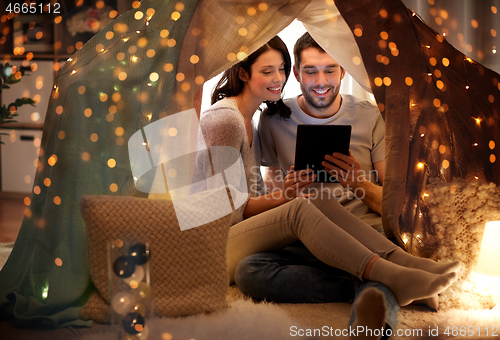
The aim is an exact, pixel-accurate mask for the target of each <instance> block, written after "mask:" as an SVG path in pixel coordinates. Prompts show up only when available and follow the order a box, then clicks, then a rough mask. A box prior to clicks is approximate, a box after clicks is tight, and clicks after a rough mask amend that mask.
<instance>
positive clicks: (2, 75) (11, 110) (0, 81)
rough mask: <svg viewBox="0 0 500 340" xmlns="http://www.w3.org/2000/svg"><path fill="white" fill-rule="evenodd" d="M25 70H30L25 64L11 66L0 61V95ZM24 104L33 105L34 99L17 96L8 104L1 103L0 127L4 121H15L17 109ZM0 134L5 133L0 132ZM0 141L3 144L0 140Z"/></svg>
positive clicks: (17, 81) (18, 78) (19, 79)
mask: <svg viewBox="0 0 500 340" xmlns="http://www.w3.org/2000/svg"><path fill="white" fill-rule="evenodd" d="M13 71H14V72H13ZM25 72H31V68H29V67H26V66H21V67H15V66H11V65H10V64H9V63H6V64H5V65H4V64H2V63H0V95H1V94H2V91H3V90H5V89H9V88H10V86H9V85H12V84H16V83H19V82H20V81H21V78H22V77H23V76H24V75H25ZM26 75H29V74H26ZM26 104H29V105H32V106H35V105H34V104H35V101H34V100H33V99H31V98H28V97H22V98H17V99H16V100H15V101H14V102H12V103H10V104H8V105H5V104H4V105H2V107H1V108H0V127H1V126H2V125H3V124H4V123H16V120H14V117H16V116H18V115H19V114H18V113H17V109H18V108H19V107H21V106H23V105H26ZM0 135H7V134H6V133H0ZM0 143H1V144H4V143H3V142H1V141H0Z"/></svg>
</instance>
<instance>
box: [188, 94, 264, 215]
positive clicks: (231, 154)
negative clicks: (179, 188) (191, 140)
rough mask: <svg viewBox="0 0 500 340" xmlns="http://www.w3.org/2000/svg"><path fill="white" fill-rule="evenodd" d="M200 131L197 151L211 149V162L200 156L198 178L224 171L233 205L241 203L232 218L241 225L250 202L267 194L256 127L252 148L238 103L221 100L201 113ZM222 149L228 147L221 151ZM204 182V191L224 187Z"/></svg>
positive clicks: (196, 171) (196, 173)
mask: <svg viewBox="0 0 500 340" xmlns="http://www.w3.org/2000/svg"><path fill="white" fill-rule="evenodd" d="M200 130H201V132H202V135H201V134H200V135H199V136H198V150H201V149H204V146H205V145H206V147H207V148H208V149H209V150H210V153H211V159H212V162H210V160H209V158H208V155H207V154H204V153H199V156H198V157H197V161H196V169H195V177H196V178H197V180H199V179H202V178H203V179H209V178H211V177H212V178H213V176H215V175H217V174H220V173H221V172H224V176H225V179H226V183H228V184H229V187H230V190H231V197H232V201H233V206H234V203H236V206H239V205H240V204H241V206H240V207H238V208H237V209H236V210H235V211H234V212H233V215H232V218H231V224H235V223H238V222H240V221H242V220H243V212H244V210H245V207H246V204H247V202H248V199H249V198H250V197H253V196H258V195H261V194H264V193H265V188H264V183H263V181H262V177H261V174H260V159H261V150H260V143H259V136H258V132H257V129H256V127H255V125H254V127H253V141H252V145H250V144H249V142H248V137H247V133H246V130H245V122H244V119H243V115H242V114H241V112H240V111H239V109H238V106H237V105H236V101H234V100H232V99H222V100H220V101H218V102H217V103H215V104H214V105H212V106H211V107H210V108H209V109H208V110H206V111H205V112H203V113H202V114H201V117H200ZM221 146H222V147H226V148H220V147H221ZM227 147H231V148H227ZM203 155H205V156H203ZM239 155H241V160H239ZM241 161H242V162H241ZM212 167H213V170H212ZM243 174H244V176H243ZM219 177H220V176H219ZM205 183H206V188H205V190H207V189H208V190H209V189H213V188H214V187H216V186H220V185H221V183H220V182H217V181H213V182H211V181H210V180H206V182H205Z"/></svg>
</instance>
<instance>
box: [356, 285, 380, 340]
mask: <svg viewBox="0 0 500 340" xmlns="http://www.w3.org/2000/svg"><path fill="white" fill-rule="evenodd" d="M354 311H355V312H356V320H354V323H353V324H352V326H351V327H352V328H354V329H356V330H361V329H363V331H362V332H360V331H357V332H356V334H357V335H356V336H350V337H349V339H351V340H361V339H363V340H378V339H380V338H381V337H382V336H383V335H384V334H386V329H385V328H384V327H385V324H386V322H385V321H386V320H385V319H386V314H387V305H386V303H385V296H384V294H383V293H382V292H380V291H379V290H377V289H376V288H373V287H371V288H367V289H365V290H364V291H363V292H362V293H361V295H360V296H359V298H358V300H356V302H355V303H354ZM361 327H362V328H361Z"/></svg>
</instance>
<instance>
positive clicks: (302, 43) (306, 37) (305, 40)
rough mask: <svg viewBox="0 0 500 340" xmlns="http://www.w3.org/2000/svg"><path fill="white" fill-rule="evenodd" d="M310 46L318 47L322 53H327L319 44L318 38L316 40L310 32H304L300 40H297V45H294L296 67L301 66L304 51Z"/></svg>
mask: <svg viewBox="0 0 500 340" xmlns="http://www.w3.org/2000/svg"><path fill="white" fill-rule="evenodd" d="M310 47H313V48H316V49H318V50H319V51H321V52H322V53H326V52H325V50H324V49H323V48H322V47H321V46H319V45H318V43H317V42H316V40H314V39H313V38H312V37H311V35H310V34H309V32H306V33H304V34H303V35H302V36H301V37H300V38H299V39H298V40H297V42H295V46H294V47H293V57H294V59H295V67H296V68H297V69H299V68H300V61H301V60H300V58H301V55H302V51H304V50H305V49H308V48H310Z"/></svg>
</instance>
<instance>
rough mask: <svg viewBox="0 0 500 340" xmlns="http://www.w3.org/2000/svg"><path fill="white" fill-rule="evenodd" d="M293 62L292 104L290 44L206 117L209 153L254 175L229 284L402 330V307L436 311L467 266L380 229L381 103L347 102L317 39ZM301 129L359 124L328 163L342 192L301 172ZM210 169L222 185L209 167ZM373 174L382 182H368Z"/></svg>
mask: <svg viewBox="0 0 500 340" xmlns="http://www.w3.org/2000/svg"><path fill="white" fill-rule="evenodd" d="M294 57H295V65H294V67H293V72H294V75H295V78H296V79H297V80H298V81H299V83H300V86H301V90H302V95H300V96H298V97H295V98H290V99H287V100H285V101H284V102H283V100H282V97H281V96H282V89H283V87H284V85H285V83H286V81H287V80H288V77H289V75H290V71H291V69H292V65H291V58H290V55H289V53H288V50H287V48H286V46H285V44H284V43H283V41H282V40H281V39H280V38H279V37H274V38H273V39H271V40H270V41H269V42H268V43H267V44H265V45H264V46H262V47H261V48H259V49H258V50H257V51H255V52H254V53H252V54H251V55H250V56H248V58H247V59H245V60H243V61H241V62H239V63H238V64H236V65H234V66H233V67H231V68H230V69H228V70H226V71H225V73H224V74H223V76H222V79H221V80H220V81H219V83H218V84H217V85H216V87H215V89H214V92H213V94H212V106H211V107H210V108H209V109H208V110H206V111H205V112H203V113H202V115H201V118H200V128H201V132H202V134H203V138H204V141H205V143H206V145H207V146H208V147H209V148H210V147H211V146H230V147H233V148H236V149H237V150H239V151H240V154H241V157H242V161H243V167H244V171H245V175H246V181H247V187H248V198H247V200H246V202H245V203H244V204H243V205H242V206H241V207H239V208H238V209H236V210H235V212H234V213H233V215H232V218H231V221H232V227H231V228H230V231H229V239H228V244H227V257H228V259H227V260H228V267H229V273H230V280H231V282H235V283H236V284H237V286H238V287H239V289H240V290H241V291H242V292H243V293H244V294H247V295H249V296H251V297H253V298H256V299H266V300H269V301H276V302H291V303H293V302H296V303H313V302H348V301H352V300H354V304H353V308H352V314H351V321H350V324H351V325H353V326H356V325H365V326H366V327H368V328H372V329H381V328H382V327H384V328H387V327H389V328H391V329H392V330H395V329H396V325H397V313H398V310H399V306H405V305H408V304H410V303H423V304H426V305H428V306H429V307H431V308H434V309H437V307H438V295H437V294H439V293H440V292H442V291H443V290H445V289H446V288H447V287H449V286H450V285H451V284H452V283H453V282H454V281H455V280H456V279H457V272H458V270H459V268H460V262H452V263H437V262H434V261H432V260H429V259H424V258H419V257H415V256H412V255H410V254H408V253H406V252H405V251H404V250H402V249H401V248H400V247H399V246H397V245H396V244H394V243H393V242H391V241H390V240H388V239H387V238H386V237H385V236H384V235H383V233H382V232H380V231H377V230H376V228H380V225H381V222H380V221H381V218H380V215H379V214H380V213H381V205H382V187H381V186H380V184H381V183H382V182H383V179H384V158H385V150H384V122H383V119H382V117H381V115H380V113H379V112H378V110H377V109H376V107H375V106H373V105H372V104H370V103H368V102H366V101H360V100H358V99H356V98H355V97H352V96H348V95H342V96H341V95H339V88H340V84H341V80H342V79H343V77H344V74H345V71H344V69H343V68H342V67H341V66H340V65H339V64H338V63H336V62H335V60H333V59H332V58H331V57H330V56H329V55H328V54H327V53H325V51H324V50H323V49H322V48H321V47H320V46H319V45H318V44H317V43H316V42H315V41H314V40H313V39H312V37H311V36H310V35H309V34H308V33H306V34H304V35H303V36H302V37H301V38H299V40H298V41H297V43H296V44H295V48H294ZM263 102H265V103H266V104H267V108H266V109H265V110H264V111H263V112H262V113H261V115H260V119H259V123H258V129H257V128H256V127H255V126H254V124H253V121H254V120H253V117H254V114H255V113H256V112H257V111H258V109H259V107H260V105H261V104H262V103H263ZM298 124H332V125H337V124H345V125H351V126H352V137H351V151H350V152H349V155H348V156H347V155H342V154H336V153H334V154H332V155H326V156H325V162H324V163H323V165H324V166H325V171H328V172H330V173H331V174H332V175H334V176H336V177H337V179H338V180H339V183H332V184H322V183H314V180H315V175H312V174H311V172H310V170H301V171H295V170H294V168H293V166H292V164H293V162H294V153H295V137H296V129H297V125H298ZM260 165H263V166H266V167H268V168H267V170H266V172H265V174H264V180H263V179H262V178H261V177H260V172H259V171H253V170H254V169H257V168H258V167H260ZM202 171H203V172H204V176H205V177H206V178H208V177H210V176H213V173H212V171H211V169H210V168H209V167H204V168H203V170H202ZM370 171H376V173H377V175H378V176H377V178H373V179H368V178H364V177H363V176H361V175H360V174H361V173H365V174H366V173H369V172H370ZM349 172H352V176H348V174H349ZM281 173H284V174H286V176H284V177H283V180H281V176H280V175H281ZM264 182H265V183H266V186H267V191H266V190H265V187H264ZM253 183H259V185H253ZM318 185H319V186H324V187H320V188H319V191H318V190H317V188H316V193H317V194H316V195H313V194H311V193H310V192H311V191H308V190H310V189H311V188H312V187H314V186H318ZM331 186H342V187H343V188H342V190H340V191H341V192H342V194H341V195H337V196H339V197H334V196H332V195H331V192H332V191H331V190H325V189H326V188H328V187H331ZM357 188H360V189H362V190H363V193H364V194H363V197H362V200H361V199H358V198H355V199H352V195H348V192H347V191H349V190H353V189H357ZM335 192H339V190H336V191H335ZM374 338H378V337H374Z"/></svg>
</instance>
